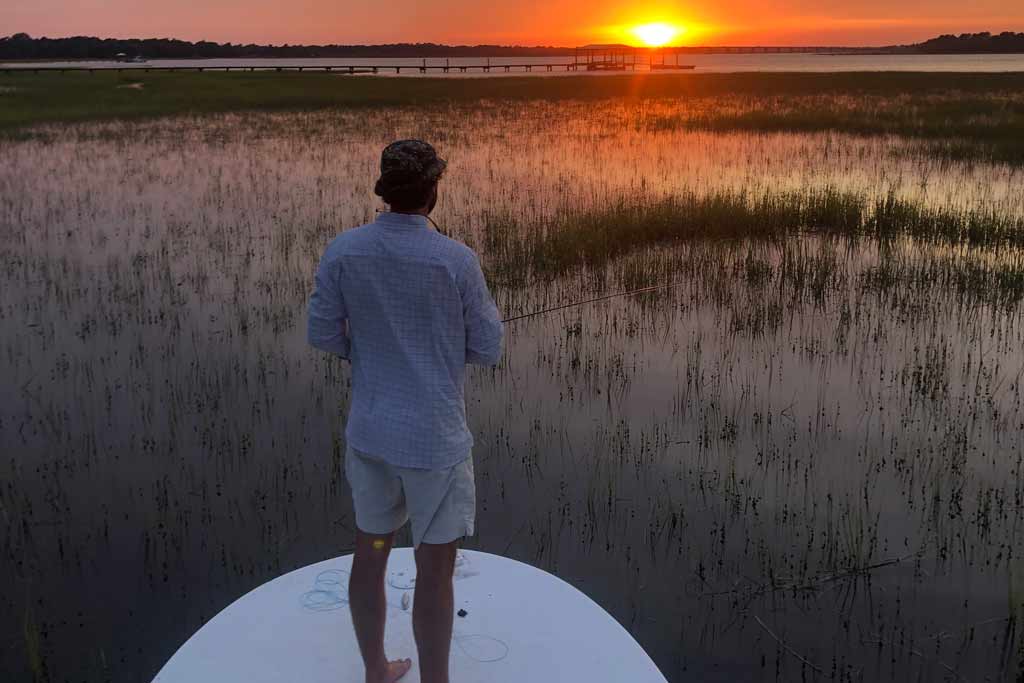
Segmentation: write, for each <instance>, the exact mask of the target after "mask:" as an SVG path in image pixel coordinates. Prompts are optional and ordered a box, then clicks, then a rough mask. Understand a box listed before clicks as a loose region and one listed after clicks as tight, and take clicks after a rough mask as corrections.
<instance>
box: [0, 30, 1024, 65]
mask: <svg viewBox="0 0 1024 683" xmlns="http://www.w3.org/2000/svg"><path fill="white" fill-rule="evenodd" d="M865 49H866V50H867V49H870V50H871V51H879V50H886V51H891V52H893V53H923V54H966V53H1024V33H1011V32H1009V31H1007V32H1004V33H999V34H992V33H963V34H960V35H943V36H938V37H937V38H932V39H930V40H926V41H924V42H923V43H917V44H914V45H893V46H889V47H884V48H865ZM572 53H573V48H569V47H550V46H546V47H526V46H520V45H439V44H436V43H394V44H388V45H255V44H248V45H243V44H240V43H213V42H210V41H206V40H201V41H198V42H195V43H193V42H189V41H187V40H175V39H173V38H145V39H139V38H131V39H119V38H95V37H91V36H75V37H71V38H45V37H44V38H33V37H31V36H30V35H28V34H27V33H16V34H14V35H12V36H7V37H5V38H0V60H5V61H9V60H21V59H35V60H52V59H74V60H77V59H83V60H85V59H100V60H105V59H114V58H115V57H116V56H117V55H120V54H123V55H126V56H128V57H134V56H143V57H146V58H148V59H209V58H222V59H224V58H239V57H277V58H308V57H406V58H409V57H502V56H512V55H516V56H554V55H567V54H572Z"/></svg>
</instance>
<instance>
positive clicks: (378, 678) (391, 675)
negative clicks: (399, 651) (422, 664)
mask: <svg viewBox="0 0 1024 683" xmlns="http://www.w3.org/2000/svg"><path fill="white" fill-rule="evenodd" d="M411 668H412V660H411V659H396V660H395V661H393V662H388V665H387V668H386V669H384V671H382V672H379V673H371V672H369V671H367V672H366V683H395V681H397V680H398V679H399V678H401V677H402V676H404V675H405V674H407V673H409V669H411Z"/></svg>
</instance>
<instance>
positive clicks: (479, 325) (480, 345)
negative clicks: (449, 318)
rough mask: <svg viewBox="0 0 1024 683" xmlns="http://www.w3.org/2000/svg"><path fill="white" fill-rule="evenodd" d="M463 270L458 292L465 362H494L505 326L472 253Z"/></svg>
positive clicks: (478, 262)
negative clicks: (462, 287) (463, 281)
mask: <svg viewBox="0 0 1024 683" xmlns="http://www.w3.org/2000/svg"><path fill="white" fill-rule="evenodd" d="M466 270H467V272H466V286H465V290H464V292H463V295H462V306H463V318H464V320H465V321H466V362H467V363H472V364H474V365H497V364H498V361H499V360H500V359H501V342H502V339H503V338H504V336H505V326H504V325H503V324H502V322H501V316H500V315H499V314H498V307H497V306H495V305H494V298H493V297H491V292H490V290H488V289H487V281H486V280H485V279H484V273H483V270H481V268H480V261H479V259H477V257H476V255H475V254H474V255H473V257H472V258H471V259H470V263H469V266H468V267H467V269H466Z"/></svg>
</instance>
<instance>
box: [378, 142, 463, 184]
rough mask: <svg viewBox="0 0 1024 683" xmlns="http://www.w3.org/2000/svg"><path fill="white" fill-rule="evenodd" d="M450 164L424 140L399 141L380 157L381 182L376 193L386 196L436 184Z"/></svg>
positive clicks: (389, 146) (379, 181)
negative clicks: (393, 192)
mask: <svg viewBox="0 0 1024 683" xmlns="http://www.w3.org/2000/svg"><path fill="white" fill-rule="evenodd" d="M447 167H448V162H447V161H445V160H444V159H442V158H441V157H439V156H437V150H435V149H434V148H433V146H431V145H430V144H428V143H426V142H423V141H422V140H397V141H396V142H392V143H391V144H390V145H388V146H387V147H385V148H384V152H383V153H382V154H381V155H380V178H379V179H378V180H377V185H376V187H375V188H374V191H375V192H376V193H377V194H378V195H381V196H383V195H384V194H386V193H388V192H389V191H394V190H398V189H400V188H402V187H407V186H414V185H423V184H425V183H433V182H436V181H437V179H438V178H440V177H441V174H442V173H444V170H445V168H447Z"/></svg>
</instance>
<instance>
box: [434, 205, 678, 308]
mask: <svg viewBox="0 0 1024 683" xmlns="http://www.w3.org/2000/svg"><path fill="white" fill-rule="evenodd" d="M426 218H427V220H428V221H430V224H431V225H433V226H434V229H435V230H437V231H438V232H439V233H441V234H442V235H444V236H445V237H448V236H449V235H448V233H447V232H445V231H444V230H443V229H442V228H441V226H440V225H438V224H437V222H436V221H434V219H433V218H431V217H430V216H427V217H426ZM681 284H683V283H682V282H669V283H667V284H663V285H651V286H650V287H641V288H640V289H631V290H629V291H628V292H615V293H614V294H605V295H604V296H597V297H594V298H593V299H586V300H584V301H574V302H573V303H571V304H562V305H561V306H553V307H551V308H542V309H541V310H539V311H534V312H533V313H523V314H522V315H514V316H512V317H511V318H505V319H504V320H502V321H501V322H503V323H510V322H512V321H514V320H524V319H526V318H532V317H534V316H538V315H543V314H545V313H552V312H554V311H562V310H565V309H567V308H576V307H577V306H584V305H586V304H592V303H594V302H596V301H605V300H606V299H616V298H618V297H622V296H633V295H635V294H644V293H645V292H656V291H658V290H660V289H671V288H672V287H678V286H679V285H681Z"/></svg>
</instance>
